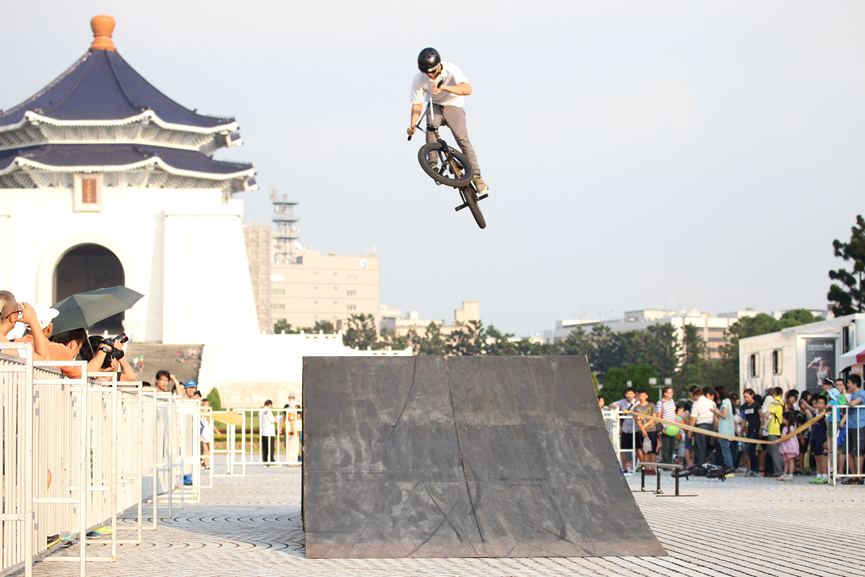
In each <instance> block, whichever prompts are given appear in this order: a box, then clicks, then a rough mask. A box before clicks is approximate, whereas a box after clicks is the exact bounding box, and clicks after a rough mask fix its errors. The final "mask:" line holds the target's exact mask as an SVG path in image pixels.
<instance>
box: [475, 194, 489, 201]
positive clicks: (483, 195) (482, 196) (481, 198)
mask: <svg viewBox="0 0 865 577" xmlns="http://www.w3.org/2000/svg"><path fill="white" fill-rule="evenodd" d="M488 196H489V195H488V194H487V193H484V194H482V195H481V196H479V197H478V200H483V199H485V198H486V197H488Z"/></svg>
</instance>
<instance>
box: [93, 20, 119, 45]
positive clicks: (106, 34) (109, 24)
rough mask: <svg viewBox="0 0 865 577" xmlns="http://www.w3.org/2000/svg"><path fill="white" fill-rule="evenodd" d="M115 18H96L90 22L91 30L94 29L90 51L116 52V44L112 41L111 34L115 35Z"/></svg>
mask: <svg viewBox="0 0 865 577" xmlns="http://www.w3.org/2000/svg"><path fill="white" fill-rule="evenodd" d="M114 24H115V22H114V18H112V17H111V16H94V17H93V19H92V20H91V21H90V28H92V29H93V44H91V45H90V50H110V51H111V52H114V51H115V48H114V42H112V41H111V34H113V33H114Z"/></svg>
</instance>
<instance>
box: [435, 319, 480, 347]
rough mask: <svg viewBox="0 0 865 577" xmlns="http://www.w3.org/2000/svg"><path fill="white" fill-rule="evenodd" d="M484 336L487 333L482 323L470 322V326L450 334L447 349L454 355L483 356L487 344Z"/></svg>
mask: <svg viewBox="0 0 865 577" xmlns="http://www.w3.org/2000/svg"><path fill="white" fill-rule="evenodd" d="M484 334H485V331H484V327H483V323H482V322H481V321H469V322H468V324H466V325H464V326H463V327H461V328H459V329H457V330H455V331H454V332H452V333H451V334H450V337H449V338H448V340H447V344H446V347H445V348H446V349H447V352H448V353H449V354H452V355H458V356H476V355H482V354H484V344H485V343H484Z"/></svg>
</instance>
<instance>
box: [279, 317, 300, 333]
mask: <svg viewBox="0 0 865 577" xmlns="http://www.w3.org/2000/svg"><path fill="white" fill-rule="evenodd" d="M297 332H298V331H296V330H294V329H292V328H291V325H290V324H289V323H288V321H287V320H285V319H279V320H277V321H276V322H275V323H273V334H275V335H280V334H282V333H285V334H287V335H293V334H297Z"/></svg>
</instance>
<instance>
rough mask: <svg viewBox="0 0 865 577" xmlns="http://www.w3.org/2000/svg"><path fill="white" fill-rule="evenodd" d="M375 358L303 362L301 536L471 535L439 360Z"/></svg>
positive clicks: (392, 538) (408, 539)
mask: <svg viewBox="0 0 865 577" xmlns="http://www.w3.org/2000/svg"><path fill="white" fill-rule="evenodd" d="M382 360H384V359H381V358H374V357H373V358H345V357H329V358H328V357H310V358H307V359H305V360H304V433H305V435H304V441H305V452H304V459H303V462H304V476H303V477H304V478H303V483H304V501H303V507H304V520H305V527H306V531H307V542H308V543H310V542H317V543H341V544H345V543H351V544H361V543H421V542H428V543H438V542H442V543H460V542H475V541H480V536H479V533H478V530H477V524H476V523H475V520H474V517H473V516H472V510H471V503H470V501H469V497H468V492H467V490H466V485H465V479H464V476H463V471H462V467H461V466H460V460H459V447H458V444H457V440H456V431H455V429H454V422H453V412H452V410H451V408H450V402H449V400H448V390H447V370H446V366H445V362H444V359H443V358H437V357H417V358H411V357H409V358H406V357H402V358H389V359H387V362H382ZM378 556H381V555H378ZM385 556H392V555H385ZM397 556H401V555H397Z"/></svg>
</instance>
